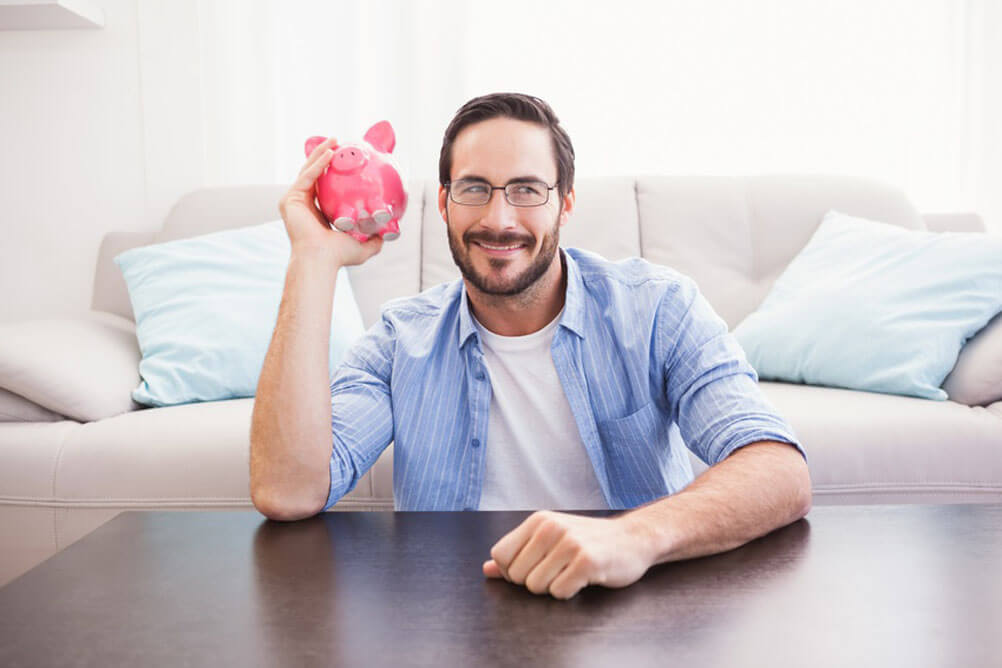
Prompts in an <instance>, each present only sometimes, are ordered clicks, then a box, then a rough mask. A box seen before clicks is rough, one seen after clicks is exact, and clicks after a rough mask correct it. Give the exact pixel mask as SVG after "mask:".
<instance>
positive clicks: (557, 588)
mask: <svg viewBox="0 0 1002 668" xmlns="http://www.w3.org/2000/svg"><path fill="white" fill-rule="evenodd" d="M579 560H581V558H579ZM589 584H590V583H589V581H588V569H587V568H586V567H585V566H584V565H583V564H580V563H578V561H577V560H572V561H571V562H570V563H569V564H567V566H566V568H564V570H562V571H561V572H560V573H559V574H558V575H557V577H556V578H555V579H554V580H553V581H552V582H550V585H549V587H547V589H548V590H549V592H550V595H551V596H553V597H554V598H560V599H568V598H571V597H572V596H574V595H575V594H577V593H578V592H579V591H581V590H582V589H584V588H585V587H587V586H588V585H589Z"/></svg>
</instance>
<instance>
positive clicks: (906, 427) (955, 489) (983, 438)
mask: <svg viewBox="0 0 1002 668" xmlns="http://www.w3.org/2000/svg"><path fill="white" fill-rule="evenodd" d="M760 385H761V388H762V391H763V392H764V393H765V395H766V397H767V398H768V399H769V400H770V401H771V402H772V403H773V405H774V406H775V407H776V409H777V410H778V411H779V413H780V414H781V415H783V416H784V417H785V418H786V419H787V420H789V422H790V424H791V425H792V426H793V429H794V432H795V433H796V434H797V436H798V438H799V439H800V441H801V443H802V444H803V446H804V449H805V450H806V451H807V458H808V464H809V465H810V470H811V479H812V482H813V486H814V493H815V498H816V500H818V501H820V502H829V503H832V502H842V503H948V502H960V501H965V502H966V501H969V502H978V501H981V502H984V501H994V502H1002V402H999V403H995V404H992V405H990V406H988V407H977V406H975V407H971V406H965V405H963V404H958V403H955V402H952V401H931V400H928V399H917V398H913V397H902V396H896V395H890V394H878V393H872V392H860V391H857V390H844V389H837V388H828V387H817V386H810V385H797V384H792V383H776V382H762V383H761V384H760ZM826 497H827V498H826Z"/></svg>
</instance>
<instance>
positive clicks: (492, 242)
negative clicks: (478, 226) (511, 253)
mask: <svg viewBox="0 0 1002 668" xmlns="http://www.w3.org/2000/svg"><path fill="white" fill-rule="evenodd" d="M463 240H464V241H465V242H466V243H468V244H469V243H473V242H479V243H482V244H487V245H489V246H514V245H515V244H525V245H527V246H531V245H532V244H533V242H534V241H535V239H533V238H532V237H525V236H521V235H517V234H502V235H501V236H496V237H495V236H490V235H487V234H483V233H477V234H465V235H463Z"/></svg>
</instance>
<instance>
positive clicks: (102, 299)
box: [92, 175, 983, 328]
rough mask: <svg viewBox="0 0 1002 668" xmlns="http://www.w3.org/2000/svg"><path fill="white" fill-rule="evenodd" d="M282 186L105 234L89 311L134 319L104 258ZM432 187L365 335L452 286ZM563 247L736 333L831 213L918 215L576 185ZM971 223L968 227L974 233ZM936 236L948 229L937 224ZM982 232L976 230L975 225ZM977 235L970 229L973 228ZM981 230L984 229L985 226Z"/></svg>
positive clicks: (186, 231)
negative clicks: (677, 277)
mask: <svg viewBox="0 0 1002 668" xmlns="http://www.w3.org/2000/svg"><path fill="white" fill-rule="evenodd" d="M286 189H287V186H285V185H262V186H241V187H230V188H213V189H205V190H199V191H195V192H192V193H189V194H188V195H185V196H184V197H182V198H181V199H180V200H178V202H177V204H176V205H175V206H174V208H173V209H172V210H171V212H170V214H169V215H168V216H167V219H166V220H165V221H164V225H163V227H162V228H161V229H160V230H157V231H156V232H154V233H148V234H142V233H125V232H112V233H110V234H109V235H107V236H106V238H105V239H104V241H103V243H102V246H101V251H100V254H99V257H98V262H97V271H96V273H95V279H94V298H93V302H92V308H94V309H95V310H100V311H109V312H112V313H118V314H119V315H122V316H124V317H127V318H130V319H131V318H132V308H131V306H130V304H129V297H128V292H127V291H126V288H125V282H124V281H123V280H122V277H121V274H120V272H119V271H118V267H117V266H116V265H115V264H114V263H113V262H112V259H113V258H114V256H115V255H117V254H118V253H120V252H122V251H124V250H126V249H128V248H132V247H135V246H140V245H146V244H150V243H159V242H163V241H170V240H173V239H180V238H186V237H190V236H196V235H198V234H205V233H208V232H214V231H218V230H222V229H228V228H233V227H240V226H244V225H255V224H258V223H263V222H267V221H272V220H277V219H278V218H279V212H278V201H279V199H280V198H281V197H282V195H283V194H284V192H285V190H286ZM437 191H438V185H437V183H435V182H434V181H430V182H412V183H410V184H409V193H410V200H409V203H408V207H407V213H406V215H405V216H404V219H403V220H402V221H401V225H400V227H401V231H402V233H401V236H400V238H399V239H398V240H396V241H393V242H390V243H387V244H385V245H384V246H383V250H382V252H381V253H380V254H379V255H377V256H376V257H374V258H373V259H372V260H370V261H369V262H367V263H366V264H364V265H362V266H360V267H352V268H350V269H349V275H350V277H351V281H352V287H353V289H354V291H355V296H356V298H357V299H358V302H359V307H360V309H361V311H362V317H363V319H364V320H365V323H366V325H371V324H372V323H373V322H375V321H376V319H377V318H378V317H379V307H380V305H381V304H382V303H383V302H385V301H386V300H388V299H391V298H394V297H399V296H405V295H412V294H416V293H418V292H420V291H421V290H424V289H426V288H429V287H431V286H433V285H436V284H438V283H440V282H443V281H450V280H453V279H455V278H458V277H459V270H458V268H457V267H456V266H455V264H454V263H453V261H452V256H451V254H450V252H449V246H448V241H447V238H446V233H445V222H444V221H443V220H442V217H441V215H440V213H439V211H438V197H437ZM575 194H576V205H575V210H574V212H573V214H572V216H571V219H570V221H569V222H568V224H567V225H566V226H565V227H564V228H563V229H562V230H561V244H562V245H564V246H577V247H580V248H586V249H588V250H592V251H595V252H597V253H600V254H601V255H603V256H605V257H607V258H609V259H610V260H618V259H622V258H625V257H631V256H640V257H644V258H646V259H648V260H650V261H651V262H656V263H658V264H664V265H667V266H670V267H673V268H675V269H677V270H678V271H680V272H682V273H684V274H687V275H689V276H691V277H692V278H693V279H695V280H696V282H697V283H698V285H699V287H700V290H701V291H702V292H703V294H704V295H705V296H706V297H707V299H708V300H709V301H710V303H711V304H712V305H713V307H714V308H715V309H716V310H717V312H718V313H719V314H720V315H721V317H723V318H724V320H725V321H726V322H727V324H728V325H729V326H730V327H732V328H733V327H734V326H735V325H737V323H739V322H740V321H741V320H742V319H743V318H744V317H745V316H746V315H747V314H748V313H750V312H751V311H753V310H754V309H755V308H756V307H757V306H758V305H759V303H761V301H762V299H763V298H764V297H765V295H766V293H767V292H768V291H769V288H770V287H771V286H772V283H773V282H774V281H775V280H776V278H777V277H778V276H779V274H780V273H781V272H782V270H783V268H784V267H786V265H787V264H788V263H789V262H790V260H791V259H793V257H794V256H795V255H796V254H797V252H798V251H800V249H801V248H803V247H804V245H805V244H806V243H807V241H808V240H809V239H810V237H811V235H812V234H813V233H814V230H815V229H816V228H817V226H818V225H819V224H820V222H821V218H822V216H823V215H824V214H825V213H826V212H827V211H828V210H829V209H838V210H840V211H843V212H845V213H848V214H851V215H855V216H861V217H864V218H870V219H873V220H880V221H883V222H887V223H891V224H894V225H900V226H902V227H906V228H912V229H925V228H926V225H925V222H924V221H923V218H922V216H921V215H920V214H919V212H918V211H916V209H915V207H914V206H912V204H911V203H910V202H909V201H908V199H907V198H906V197H905V196H904V194H903V193H902V192H900V191H899V190H897V189H895V188H892V187H889V186H886V185H883V184H881V183H877V182H874V181H870V180H866V179H860V178H851V177H842V176H826V175H765V176H746V177H723V176H642V177H637V178H629V177H601V178H590V179H589V178H582V179H579V180H578V181H577V182H576V183H575ZM969 218H970V217H969V216H967V217H966V218H965V219H964V221H965V222H964V224H965V225H967V226H970V225H972V223H971V221H970V220H969ZM938 222H939V227H940V228H941V229H943V228H944V227H946V226H947V224H946V223H945V219H940V220H939V221H938ZM978 222H980V221H978ZM974 225H975V226H976V225H977V223H974ZM982 229H983V228H982Z"/></svg>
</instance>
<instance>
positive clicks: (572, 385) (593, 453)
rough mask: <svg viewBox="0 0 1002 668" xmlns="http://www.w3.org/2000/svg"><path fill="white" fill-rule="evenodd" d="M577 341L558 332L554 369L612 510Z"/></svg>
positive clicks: (612, 504) (610, 495) (553, 350)
mask: <svg viewBox="0 0 1002 668" xmlns="http://www.w3.org/2000/svg"><path fill="white" fill-rule="evenodd" d="M576 344H577V340H576V339H575V338H574V337H571V336H568V335H567V334H566V332H565V331H563V329H560V330H558V331H557V333H556V336H555V337H554V340H553V345H552V346H551V347H550V353H551V354H552V355H553V366H554V367H555V368H556V370H557V376H558V377H559V378H560V385H561V386H562V387H563V388H564V396H566V397H567V403H568V404H570V407H571V413H572V414H573V415H574V422H575V424H576V425H577V427H578V433H579V434H580V435H581V442H582V443H584V446H585V450H586V451H587V452H588V459H589V460H590V461H591V465H592V468H593V469H594V471H595V477H596V479H597V480H598V484H599V486H600V487H601V488H602V494H604V495H605V501H606V503H607V504H609V507H610V508H616V507H618V504H617V503H615V502H614V500H613V498H612V494H611V493H610V491H609V478H608V474H607V471H606V466H605V454H604V453H603V451H602V446H601V443H600V439H599V436H598V427H597V425H596V424H595V414H594V412H593V411H592V407H591V401H590V399H589V398H588V389H587V388H588V386H587V383H585V378H584V372H583V371H582V365H581V361H580V346H578V345H576Z"/></svg>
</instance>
